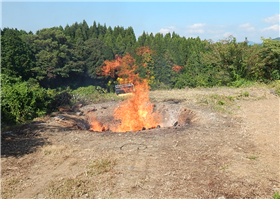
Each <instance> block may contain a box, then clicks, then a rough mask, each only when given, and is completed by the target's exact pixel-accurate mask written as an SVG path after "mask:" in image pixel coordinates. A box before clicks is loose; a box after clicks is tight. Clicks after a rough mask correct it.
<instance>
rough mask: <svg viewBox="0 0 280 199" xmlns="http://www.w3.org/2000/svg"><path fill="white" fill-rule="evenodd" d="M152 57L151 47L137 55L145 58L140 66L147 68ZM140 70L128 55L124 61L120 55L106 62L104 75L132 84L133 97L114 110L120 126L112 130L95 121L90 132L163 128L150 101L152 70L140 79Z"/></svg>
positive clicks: (93, 120)
mask: <svg viewBox="0 0 280 199" xmlns="http://www.w3.org/2000/svg"><path fill="white" fill-rule="evenodd" d="M150 53H151V51H150V50H149V48H148V47H147V48H140V49H138V51H137V54H138V55H139V56H140V57H142V62H141V63H140V65H142V66H143V67H144V68H146V66H147V65H148V64H147V62H148V61H149V60H147V55H149V54H150ZM138 68H139V64H136V60H135V59H134V58H133V57H132V56H131V55H130V54H126V55H125V56H124V57H122V56H118V55H117V56H116V59H115V60H113V61H108V60H106V61H105V66H103V67H102V69H101V70H102V73H100V74H101V75H105V76H106V75H107V76H111V77H112V78H115V77H116V76H117V77H118V81H119V83H120V84H124V83H132V84H133V85H134V86H135V90H134V91H133V95H132V97H130V98H128V99H127V100H125V101H124V102H122V103H121V104H120V105H119V107H117V108H115V110H114V119H115V120H116V121H120V122H119V123H117V124H115V125H114V126H110V127H109V124H103V125H101V124H100V122H99V121H97V120H96V119H95V118H94V117H92V119H91V120H92V121H91V130H94V131H104V130H106V129H110V130H112V131H115V132H124V131H138V130H142V129H143V127H145V128H146V129H150V128H156V127H157V126H158V125H160V121H161V116H160V115H159V114H158V113H155V112H154V111H153V104H152V103H151V102H150V99H149V89H150V87H149V85H148V79H149V70H148V69H147V75H146V77H140V76H139V73H138V72H137V71H138Z"/></svg>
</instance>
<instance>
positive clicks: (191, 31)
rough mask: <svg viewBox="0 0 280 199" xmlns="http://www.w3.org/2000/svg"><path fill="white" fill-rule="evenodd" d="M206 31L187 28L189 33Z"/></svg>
mask: <svg viewBox="0 0 280 199" xmlns="http://www.w3.org/2000/svg"><path fill="white" fill-rule="evenodd" d="M204 32H205V31H204V30H203V29H190V30H187V33H204Z"/></svg>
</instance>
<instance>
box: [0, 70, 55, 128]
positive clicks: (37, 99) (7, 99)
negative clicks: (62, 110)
mask: <svg viewBox="0 0 280 199" xmlns="http://www.w3.org/2000/svg"><path fill="white" fill-rule="evenodd" d="M1 94H2V96H1V114H2V124H4V125H6V124H7V125H11V124H17V123H22V122H25V121H27V120H31V119H33V118H35V117H38V116H42V115H44V114H46V112H47V106H48V104H49V103H50V101H51V97H50V96H51V94H52V91H51V90H46V89H44V88H41V87H40V86H39V83H38V82H37V81H36V80H35V79H30V80H28V81H22V80H21V78H20V77H19V78H14V77H9V76H7V75H5V74H1Z"/></svg>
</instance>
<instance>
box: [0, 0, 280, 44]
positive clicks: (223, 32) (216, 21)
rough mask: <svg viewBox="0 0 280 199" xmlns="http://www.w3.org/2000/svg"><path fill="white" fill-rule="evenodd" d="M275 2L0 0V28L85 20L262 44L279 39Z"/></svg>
mask: <svg viewBox="0 0 280 199" xmlns="http://www.w3.org/2000/svg"><path fill="white" fill-rule="evenodd" d="M279 4H280V3H279V1H262V2H261V1H246V2H245V1H172V2H171V1H137V2H136V1H128V0H127V1H79V2H78V1H44V2H42V1H22V0H21V1H11V0H10V1H3V0H2V1H1V29H3V28H5V27H6V28H17V29H18V30H25V31H27V32H29V31H32V32H33V33H36V31H37V30H40V29H42V28H50V27H54V26H60V25H61V26H62V27H65V26H66V25H67V24H68V25H72V24H74V23H75V22H78V23H81V22H83V20H85V21H86V22H87V24H88V25H89V26H91V25H92V24H93V22H94V21H96V23H100V24H101V25H104V24H106V26H107V27H109V26H111V27H112V28H114V27H115V26H122V27H124V28H127V27H129V26H131V27H132V28H133V29H134V32H135V35H136V37H137V38H138V37H139V36H140V35H142V33H143V32H144V31H145V32H146V33H148V34H150V33H153V34H156V33H163V34H166V33H168V32H170V33H172V32H173V31H174V32H175V33H177V34H179V35H180V36H184V37H186V38H188V37H200V38H201V39H207V40H209V39H211V40H213V41H218V40H220V39H225V38H227V37H228V36H230V35H232V36H234V37H235V38H236V39H237V41H238V42H242V41H244V40H245V37H247V38H248V40H249V41H253V42H256V43H261V37H264V38H269V37H271V38H276V37H279V32H280V30H279V12H280V11H279Z"/></svg>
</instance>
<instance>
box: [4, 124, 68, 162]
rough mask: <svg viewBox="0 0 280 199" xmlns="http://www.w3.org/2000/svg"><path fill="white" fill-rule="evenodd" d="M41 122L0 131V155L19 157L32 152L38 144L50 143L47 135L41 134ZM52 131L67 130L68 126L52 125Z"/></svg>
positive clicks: (43, 126) (42, 126) (42, 130)
mask: <svg viewBox="0 0 280 199" xmlns="http://www.w3.org/2000/svg"><path fill="white" fill-rule="evenodd" d="M44 128H45V125H44V123H43V122H31V123H29V124H24V125H21V126H17V127H12V128H10V129H9V130H8V131H6V132H3V133H1V156H2V157H9V156H14V157H20V156H23V155H25V154H30V153H33V152H35V151H36V150H37V148H38V147H39V146H43V145H46V144H51V143H50V142H49V141H48V140H47V139H48V138H47V137H43V136H41V133H42V132H44ZM50 128H51V129H52V128H53V131H54V132H61V131H68V130H70V128H63V127H58V126H53V127H51V126H50Z"/></svg>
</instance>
